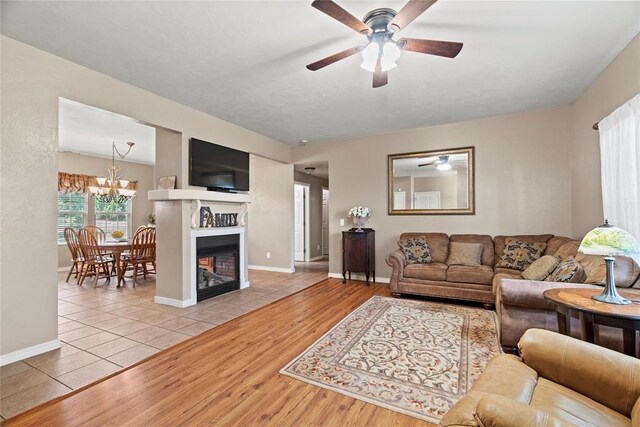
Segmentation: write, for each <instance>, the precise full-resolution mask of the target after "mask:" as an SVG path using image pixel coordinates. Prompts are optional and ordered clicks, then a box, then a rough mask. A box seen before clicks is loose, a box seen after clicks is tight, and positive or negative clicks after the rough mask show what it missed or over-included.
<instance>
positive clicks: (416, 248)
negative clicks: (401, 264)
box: [399, 237, 431, 264]
mask: <svg viewBox="0 0 640 427" xmlns="http://www.w3.org/2000/svg"><path fill="white" fill-rule="evenodd" d="M399 243H400V247H401V248H402V252H403V253H404V258H405V259H406V260H407V264H426V263H428V262H431V252H430V251H429V245H428V244H427V239H426V238H424V237H414V238H412V239H406V240H401V241H400V242H399Z"/></svg>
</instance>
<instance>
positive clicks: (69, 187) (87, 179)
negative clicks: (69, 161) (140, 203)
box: [58, 172, 138, 193]
mask: <svg viewBox="0 0 640 427" xmlns="http://www.w3.org/2000/svg"><path fill="white" fill-rule="evenodd" d="M137 184H138V181H129V184H128V185H127V186H126V187H125V188H127V189H129V190H135V189H136V187H137ZM89 187H99V185H98V180H97V178H96V177H95V176H93V175H82V174H77V173H67V172H58V191H59V192H61V193H88V192H89Z"/></svg>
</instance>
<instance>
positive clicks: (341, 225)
mask: <svg viewBox="0 0 640 427" xmlns="http://www.w3.org/2000/svg"><path fill="white" fill-rule="evenodd" d="M340 227H344V218H340Z"/></svg>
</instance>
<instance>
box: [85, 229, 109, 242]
mask: <svg viewBox="0 0 640 427" xmlns="http://www.w3.org/2000/svg"><path fill="white" fill-rule="evenodd" d="M82 229H83V230H87V231H89V232H90V233H91V234H93V237H95V238H96V241H97V242H98V243H102V242H104V241H105V239H106V236H107V235H106V234H105V232H104V230H103V229H102V228H100V227H96V226H95V225H85V226H84V227H82Z"/></svg>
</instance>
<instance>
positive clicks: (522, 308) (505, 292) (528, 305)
mask: <svg viewBox="0 0 640 427" xmlns="http://www.w3.org/2000/svg"><path fill="white" fill-rule="evenodd" d="M576 259H577V260H578V262H579V263H580V264H581V265H582V266H583V268H584V269H585V272H586V274H587V278H586V280H587V281H588V282H590V283H591V284H582V283H556V282H540V281H534V280H523V279H522V277H521V276H517V277H515V276H514V277H506V276H503V277H499V278H498V280H497V281H496V284H495V285H496V286H495V293H496V311H497V313H498V324H499V328H500V342H501V344H502V348H503V349H504V350H505V351H506V352H513V351H515V347H516V344H517V343H518V341H519V340H520V337H522V335H523V334H524V332H525V331H526V330H527V329H529V328H541V329H548V330H551V331H557V330H558V318H557V314H556V310H555V306H554V305H553V304H552V303H551V302H549V301H547V300H546V299H545V298H544V296H543V293H544V291H546V290H547V289H555V288H594V289H602V286H599V285H601V284H603V283H604V281H605V277H606V274H605V270H604V268H605V267H604V261H602V258H601V257H594V256H588V255H582V254H577V255H576ZM639 274H640V268H639V267H638V264H637V263H636V262H634V260H633V259H631V258H628V257H616V262H615V264H614V276H615V281H616V287H617V288H619V289H622V288H625V290H629V291H631V292H638V294H639V295H640V289H637V288H636V287H640V280H639ZM516 279H517V280H516ZM571 326H572V330H571V334H572V335H573V336H575V337H579V336H580V329H579V322H577V321H575V322H571ZM598 335H599V337H600V341H599V343H600V344H602V345H604V346H606V347H609V348H612V349H615V350H618V351H622V331H621V330H620V329H617V328H609V327H607V326H600V327H599V334H598Z"/></svg>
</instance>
